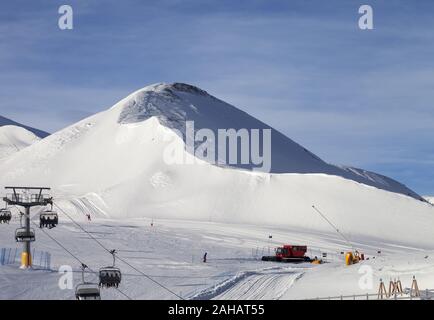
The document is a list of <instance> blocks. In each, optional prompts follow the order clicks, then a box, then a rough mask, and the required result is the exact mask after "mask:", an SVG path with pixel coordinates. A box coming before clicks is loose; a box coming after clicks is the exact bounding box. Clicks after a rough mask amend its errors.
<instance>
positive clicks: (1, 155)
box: [0, 125, 40, 161]
mask: <svg viewBox="0 0 434 320" xmlns="http://www.w3.org/2000/svg"><path fill="white" fill-rule="evenodd" d="M39 140H40V138H38V137H37V136H36V135H35V134H33V133H32V132H30V131H28V130H26V129H24V128H22V127H17V126H12V125H6V126H2V127H0V161H1V160H2V159H5V158H6V157H8V156H10V155H12V154H14V153H16V152H18V151H20V150H22V149H24V148H26V147H28V146H30V145H32V144H33V143H35V142H37V141H39Z"/></svg>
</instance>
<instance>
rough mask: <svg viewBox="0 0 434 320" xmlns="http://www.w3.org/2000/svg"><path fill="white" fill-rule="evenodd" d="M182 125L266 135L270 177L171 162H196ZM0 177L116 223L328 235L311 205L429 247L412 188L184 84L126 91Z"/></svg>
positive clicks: (357, 227)
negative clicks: (251, 227)
mask: <svg viewBox="0 0 434 320" xmlns="http://www.w3.org/2000/svg"><path fill="white" fill-rule="evenodd" d="M185 120H194V121H195V126H196V129H200V128H210V129H212V130H216V129H217V128H234V129H239V128H258V129H261V128H267V129H271V131H272V168H271V169H272V170H271V173H264V172H253V171H250V170H248V169H249V166H240V168H227V167H220V166H215V165H211V164H209V163H206V162H205V161H200V160H199V163H198V161H191V162H192V163H193V164H167V163H166V162H165V161H164V154H165V152H166V150H167V148H168V146H169V145H170V146H171V147H172V148H175V149H177V152H179V153H182V154H183V156H184V157H185V158H186V159H190V160H191V158H193V157H194V156H193V155H192V154H190V153H188V152H186V151H185V137H184V136H182V135H181V136H180V135H179V134H177V133H178V132H179V131H181V132H182V131H183V129H184V128H183V126H184V124H185ZM174 129H177V130H179V131H177V132H175V131H174ZM187 162H190V161H187ZM0 177H1V178H0V179H1V180H0V187H2V186H4V185H6V184H27V185H29V184H35V185H46V186H51V187H52V188H53V193H54V196H55V197H57V198H63V199H71V200H72V199H76V198H81V199H83V198H86V197H87V196H88V195H91V196H92V203H93V204H94V205H95V206H96V207H99V208H105V214H107V215H108V216H111V217H113V218H126V217H154V218H170V219H193V220H202V221H203V220H206V221H219V222H229V223H250V224H269V225H279V226H291V227H296V228H300V229H309V230H317V231H319V232H321V231H330V227H329V226H328V225H327V223H325V222H324V221H323V220H322V219H321V218H320V217H319V216H318V215H317V214H316V213H315V212H314V211H313V210H312V207H311V206H312V205H313V204H315V205H316V206H317V207H319V208H320V209H321V210H323V211H324V212H325V213H326V214H327V215H328V217H329V218H330V219H331V220H332V221H334V222H335V223H336V224H337V225H338V226H339V228H340V229H341V230H342V231H343V232H346V233H347V234H348V235H349V236H350V237H353V239H357V237H358V236H359V235H363V236H364V237H368V238H371V239H381V241H385V242H393V243H400V244H403V245H404V244H405V245H412V244H418V247H427V248H432V247H433V245H432V244H433V243H434V235H433V234H432V232H431V230H432V228H433V226H434V215H433V214H434V210H433V208H432V206H431V205H429V204H428V203H426V202H423V201H419V200H416V199H421V198H420V197H419V196H418V195H417V194H416V193H415V192H413V191H411V190H409V189H408V188H406V187H405V186H403V185H402V184H400V183H398V182H396V181H394V180H392V179H389V178H387V177H384V176H381V175H378V174H374V173H371V172H367V171H363V170H361V169H354V168H339V167H336V166H333V165H330V164H327V163H326V162H324V161H323V160H321V159H320V158H318V157H317V156H315V155H314V154H313V153H311V152H309V151H308V150H306V149H304V148H303V147H302V146H300V145H298V144H297V143H295V142H294V141H292V140H290V139H289V138H287V137H285V136H284V135H282V134H281V133H279V132H278V131H276V130H274V129H272V128H270V127H269V126H267V125H265V124H264V123H262V122H260V121H258V120H256V119H255V118H253V117H251V116H249V115H248V114H246V113H244V112H242V111H240V110H238V109H236V108H235V107H233V106H231V105H229V104H227V103H225V102H223V101H221V100H218V99H217V98H215V97H212V96H210V95H209V94H207V93H206V92H205V91H203V90H200V89H198V88H195V87H192V86H189V85H185V84H172V85H167V84H157V85H152V86H148V87H145V88H143V89H141V90H139V91H137V92H135V93H133V94H131V95H130V96H128V97H126V98H125V99H123V100H121V101H120V102H119V103H117V104H116V105H114V106H113V107H112V108H110V109H109V110H107V111H104V112H101V113H99V114H96V115H94V116H92V117H89V118H87V119H84V120H82V121H80V122H78V123H77V124H74V125H72V126H70V127H68V128H66V129H64V130H61V131H59V132H57V133H55V134H53V135H51V136H48V137H47V138H45V139H43V140H41V141H40V142H38V143H37V144H33V145H31V146H30V147H28V148H25V149H24V150H22V151H20V152H18V153H16V154H14V155H12V156H11V157H9V158H7V159H6V160H5V161H3V162H2V163H0ZM407 195H410V196H411V197H410V196H407ZM83 203H84V202H83Z"/></svg>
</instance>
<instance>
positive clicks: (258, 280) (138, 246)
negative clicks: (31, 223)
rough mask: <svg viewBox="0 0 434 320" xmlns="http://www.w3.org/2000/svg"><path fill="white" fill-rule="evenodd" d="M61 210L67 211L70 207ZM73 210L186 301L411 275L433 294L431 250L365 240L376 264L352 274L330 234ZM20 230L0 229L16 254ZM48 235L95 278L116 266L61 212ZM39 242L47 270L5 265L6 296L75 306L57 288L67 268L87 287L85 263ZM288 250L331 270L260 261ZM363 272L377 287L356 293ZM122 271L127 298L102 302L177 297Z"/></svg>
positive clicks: (288, 293)
mask: <svg viewBox="0 0 434 320" xmlns="http://www.w3.org/2000/svg"><path fill="white" fill-rule="evenodd" d="M61 207H62V208H64V209H66V208H67V205H66V203H63V204H61ZM67 212H68V215H70V216H71V217H72V218H73V219H74V221H76V222H78V223H79V224H80V225H81V226H82V227H83V228H84V229H85V230H86V231H88V232H89V233H90V234H91V235H92V236H93V237H95V238H96V239H98V241H100V242H101V243H102V244H103V245H104V246H106V247H108V248H116V249H117V251H118V255H119V257H121V258H122V259H124V260H125V261H127V262H128V263H129V264H130V265H132V266H134V267H135V268H137V269H138V270H140V271H141V272H143V273H144V274H146V275H147V276H149V277H151V278H152V279H153V280H155V281H157V282H158V283H160V284H162V285H164V286H165V287H167V288H169V289H170V290H172V291H173V292H175V293H176V294H177V295H179V296H181V297H183V298H184V299H218V300H220V299H222V300H225V299H236V300H238V299H246V300H249V299H303V298H315V297H317V296H336V295H345V294H366V293H376V290H377V285H378V281H379V279H380V278H382V279H384V280H385V281H388V280H389V279H393V278H396V277H400V279H401V280H402V282H403V285H404V287H405V286H407V287H408V286H409V285H410V283H411V278H412V276H413V275H415V276H416V277H417V279H418V281H419V286H420V288H421V289H424V288H434V255H433V254H434V250H425V249H422V248H408V247H403V246H397V245H395V244H391V243H378V242H376V241H372V240H371V239H368V238H366V239H363V238H359V239H358V240H357V241H355V245H357V248H358V249H359V250H361V251H362V252H364V253H365V254H366V257H367V258H370V260H368V261H364V262H363V263H361V264H359V265H353V266H349V267H348V266H344V263H343V258H342V256H341V255H340V254H339V251H340V250H345V249H349V248H348V247H345V244H342V241H341V239H340V237H339V236H338V235H336V233H333V232H331V233H315V232H312V231H309V230H298V229H290V228H282V227H280V228H276V227H266V226H256V225H248V224H243V225H237V224H225V223H215V222H198V221H188V220H183V221H180V220H164V219H156V220H153V221H152V220H151V219H126V220H124V221H119V220H111V219H106V218H98V217H96V216H94V217H93V219H92V221H91V222H88V221H86V220H85V218H84V217H83V216H82V215H80V214H79V213H78V212H74V211H73V210H71V211H69V210H68V211H67ZM36 213H37V211H35V212H34V213H33V214H34V219H33V220H35V219H36V215H35V214H36ZM36 221H37V220H36ZM151 222H153V226H152V227H151ZM18 224H19V223H18V221H14V222H13V223H12V224H11V225H0V227H1V228H2V232H1V233H0V242H1V244H2V246H6V247H9V246H12V247H14V246H16V244H15V243H14V240H13V232H14V230H15V228H16V227H17V226H18ZM46 232H47V233H48V234H49V235H50V236H51V237H52V238H54V239H56V241H57V242H59V243H60V244H61V245H62V246H63V247H65V248H66V249H67V250H68V251H70V252H71V253H72V254H73V255H74V256H75V257H77V258H78V259H80V261H82V262H84V263H86V264H87V265H88V266H89V267H90V268H91V269H92V270H93V271H96V270H98V268H100V267H102V266H106V265H110V264H111V256H110V255H109V254H108V253H107V252H105V251H104V250H103V249H102V248H101V247H100V246H99V245H98V243H96V242H95V241H94V240H92V239H91V238H90V237H89V235H88V234H86V233H85V232H83V231H82V230H81V229H80V228H78V227H77V225H75V224H74V223H73V222H72V221H71V220H70V219H69V218H68V217H67V216H65V215H64V214H62V213H60V224H59V226H58V227H57V228H54V229H51V230H46ZM269 234H272V235H273V239H272V241H269V239H268V235H269ZM36 238H37V241H36V242H35V243H34V247H35V248H36V249H37V250H41V251H49V252H50V253H51V254H52V267H51V270H48V271H47V270H37V267H35V269H34V270H20V269H19V268H18V265H8V266H0V298H1V299H74V290H73V289H65V290H61V289H60V288H59V285H58V283H59V280H61V276H62V274H59V273H58V269H59V268H60V267H61V266H65V265H69V266H71V267H72V268H73V270H74V274H73V279H74V282H73V287H75V286H76V285H77V284H78V283H80V282H81V273H80V271H79V266H80V263H79V262H78V261H77V260H76V259H75V258H74V257H72V256H71V255H70V254H69V253H68V252H67V251H65V250H64V249H63V248H61V247H60V246H59V245H58V244H57V243H56V242H54V241H53V240H52V239H50V238H49V237H48V236H47V235H46V234H45V233H44V232H43V231H41V230H39V229H36ZM283 243H307V244H308V245H309V247H310V250H309V252H308V253H309V254H310V255H319V253H320V251H321V252H327V253H328V257H329V258H328V261H329V263H327V264H323V265H311V264H308V263H302V264H295V265H287V264H283V265H282V264H278V263H273V262H263V261H260V260H259V259H260V256H261V255H262V254H268V253H269V251H268V248H270V250H271V251H272V247H274V246H278V245H281V244H283ZM378 250H381V252H382V253H381V255H378V254H377V251H378ZM204 252H207V253H208V261H207V263H203V262H202V256H203V254H204ZM373 257H375V259H373ZM425 257H428V258H425ZM362 265H369V266H372V268H373V270H374V272H373V284H374V286H373V288H371V289H362V288H360V287H359V279H360V273H359V270H360V267H361V266H362ZM117 266H118V267H120V268H121V270H122V273H123V280H122V283H121V285H120V287H119V289H120V290H121V292H122V293H121V292H118V291H116V290H115V289H103V290H102V298H103V299H127V296H128V298H131V299H177V297H176V296H174V295H173V294H171V293H170V292H168V291H167V290H165V289H164V288H162V287H160V286H159V285H157V284H155V283H154V282H152V281H150V280H149V279H148V278H146V277H144V276H143V275H142V274H140V273H138V272H137V271H136V270H134V269H132V268H130V267H129V266H128V265H125V264H124V263H122V262H121V261H119V260H118V262H117ZM86 281H97V277H96V274H92V273H87V274H86Z"/></svg>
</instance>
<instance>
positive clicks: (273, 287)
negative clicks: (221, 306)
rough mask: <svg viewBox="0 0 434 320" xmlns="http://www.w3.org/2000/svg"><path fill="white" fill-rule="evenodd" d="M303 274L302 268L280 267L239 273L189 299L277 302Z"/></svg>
mask: <svg viewBox="0 0 434 320" xmlns="http://www.w3.org/2000/svg"><path fill="white" fill-rule="evenodd" d="M303 273H304V271H303V269H302V268H282V267H271V268H266V269H260V270H255V271H245V272H240V273H238V274H237V275H235V276H233V277H231V278H229V279H227V280H225V281H223V282H221V283H219V284H217V285H215V286H213V287H211V288H208V289H205V290H203V291H202V292H200V293H198V294H196V295H194V296H193V297H191V298H190V299H192V300H211V299H217V300H278V299H280V297H282V295H283V294H284V293H285V292H286V291H287V290H288V289H289V288H290V287H291V286H292V285H293V284H294V282H295V281H296V280H298V279H299V278H300V277H301V276H302V275H303Z"/></svg>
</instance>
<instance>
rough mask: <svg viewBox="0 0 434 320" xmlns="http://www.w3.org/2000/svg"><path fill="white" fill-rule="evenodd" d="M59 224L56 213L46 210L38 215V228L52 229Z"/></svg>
mask: <svg viewBox="0 0 434 320" xmlns="http://www.w3.org/2000/svg"><path fill="white" fill-rule="evenodd" d="M58 223H59V216H58V215H57V212H55V211H52V210H46V211H44V212H42V213H40V215H39V227H40V228H50V229H51V228H54V227H55V226H57V224H58Z"/></svg>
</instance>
